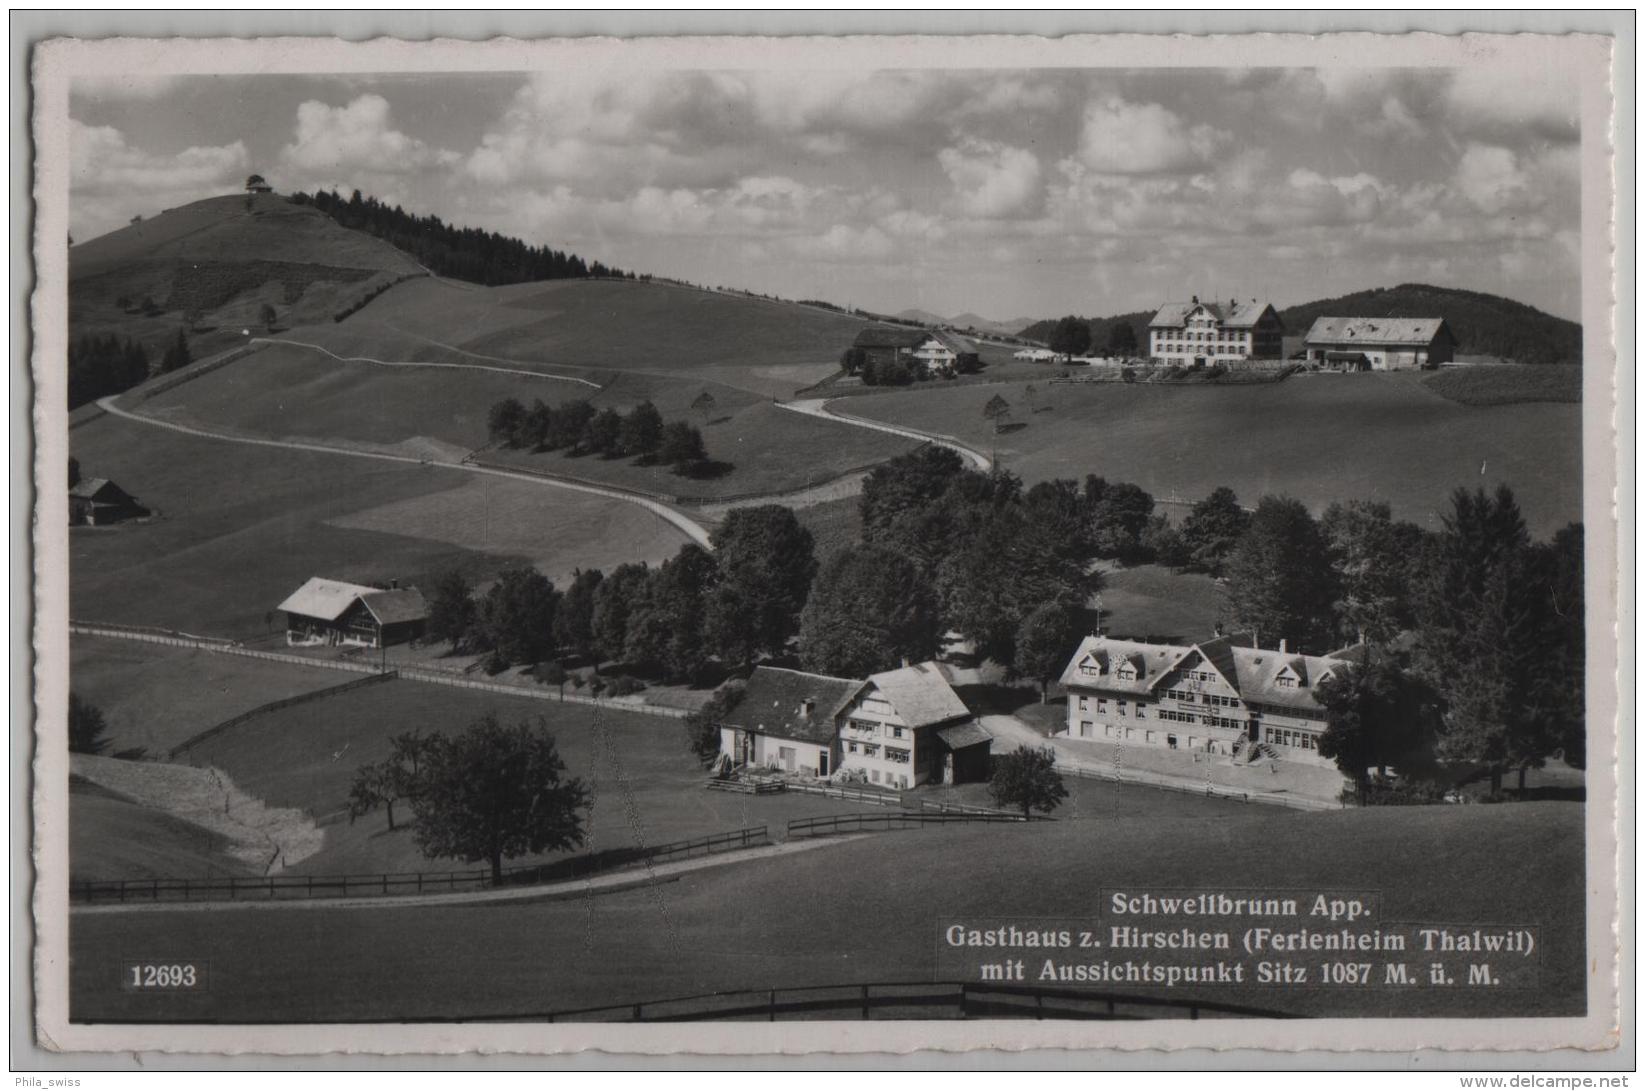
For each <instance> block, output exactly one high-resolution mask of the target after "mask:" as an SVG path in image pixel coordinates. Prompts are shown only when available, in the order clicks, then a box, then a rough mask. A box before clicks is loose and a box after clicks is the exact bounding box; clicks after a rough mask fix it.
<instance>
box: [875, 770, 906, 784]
mask: <svg viewBox="0 0 1645 1091" xmlns="http://www.w3.org/2000/svg"><path fill="white" fill-rule="evenodd" d="M868 780H869V783H871V784H880V783H884V784H885V785H887V786H888V787H891V788H906V787H908V774H907V773H890V772H888V773H886V774H885V780H884V781H883V782H882V781H881V780H880V771H879V770H878V769H870V770H869V771H868Z"/></svg>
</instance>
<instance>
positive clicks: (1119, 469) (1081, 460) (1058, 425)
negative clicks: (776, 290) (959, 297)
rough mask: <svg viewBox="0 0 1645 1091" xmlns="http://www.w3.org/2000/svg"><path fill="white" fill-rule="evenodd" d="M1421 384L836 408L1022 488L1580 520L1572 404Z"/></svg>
mask: <svg viewBox="0 0 1645 1091" xmlns="http://www.w3.org/2000/svg"><path fill="white" fill-rule="evenodd" d="M1422 380H1423V377H1422V376H1420V375H1416V374H1391V373H1371V374H1364V375H1347V376H1338V375H1317V376H1306V377H1303V376H1298V377H1294V378H1292V379H1289V380H1287V381H1285V382H1283V383H1277V384H1263V385H1260V386H1228V387H1183V388H1165V387H1155V386H1127V385H1125V384H1114V383H1102V384H1090V385H1084V386H1057V387H1050V388H1046V389H1047V390H1049V391H1054V392H1055V394H1054V398H1053V399H1051V400H1052V402H1053V404H1054V408H1052V409H1051V410H1050V411H1048V412H1042V413H1035V414H1029V413H1028V411H1027V408H1026V406H1025V403H1024V398H1023V395H1022V391H1021V390H1020V388H1013V387H1002V386H985V387H958V388H953V389H943V388H936V389H919V390H913V391H906V392H899V393H896V394H886V395H881V396H877V397H872V398H857V399H853V400H852V401H851V403H850V411H851V413H852V414H854V415H858V416H864V417H869V418H872V419H876V420H883V421H886V422H889V423H892V424H900V425H906V426H909V427H913V428H918V429H924V430H927V431H935V432H946V433H948V434H950V435H953V436H956V437H958V438H959V439H961V440H963V441H965V442H966V443H969V444H971V445H972V446H975V447H977V448H979V449H981V450H983V451H989V450H993V451H995V452H997V454H998V456H999V458H1000V460H1001V462H1002V463H1003V465H1004V467H1005V468H1006V469H1008V470H1011V471H1013V472H1015V473H1017V474H1020V475H1022V477H1023V478H1024V479H1026V480H1027V481H1030V482H1033V481H1039V480H1044V479H1048V478H1054V477H1076V478H1079V477H1084V476H1085V475H1086V474H1088V473H1096V474H1101V475H1102V476H1104V477H1106V478H1108V479H1109V480H1111V481H1112V480H1121V481H1134V482H1136V483H1137V484H1139V485H1141V486H1142V487H1143V488H1145V489H1148V490H1149V491H1150V492H1152V493H1154V494H1155V495H1156V496H1170V495H1172V494H1176V495H1180V496H1183V497H1186V498H1188V499H1191V500H1197V499H1199V498H1200V497H1203V496H1204V495H1206V494H1207V493H1209V492H1210V491H1211V490H1212V489H1213V488H1215V487H1217V486H1218V485H1227V486H1229V487H1230V488H1232V489H1233V490H1234V491H1235V492H1236V493H1238V494H1239V497H1240V499H1241V501H1242V502H1244V503H1246V504H1254V503H1255V502H1256V500H1257V499H1258V498H1259V497H1261V496H1262V495H1264V494H1267V493H1277V494H1285V495H1289V496H1292V497H1295V498H1297V499H1299V500H1302V501H1303V502H1304V503H1306V504H1308V505H1309V506H1310V507H1312V508H1314V509H1315V510H1316V511H1319V510H1323V509H1324V508H1325V507H1326V506H1327V505H1328V504H1329V503H1330V502H1331V501H1333V500H1347V499H1354V498H1360V499H1366V500H1385V501H1387V502H1388V503H1389V504H1390V505H1391V506H1392V507H1393V510H1394V515H1395V517H1396V518H1401V519H1409V520H1411V521H1413V522H1416V523H1419V524H1421V525H1423V526H1427V527H1430V528H1436V527H1437V526H1438V525H1439V514H1440V512H1441V511H1443V510H1445V509H1447V508H1448V507H1449V496H1450V493H1451V491H1452V490H1453V489H1455V488H1457V487H1458V486H1466V487H1469V488H1472V487H1475V486H1484V487H1486V488H1494V487H1495V486H1496V485H1497V484H1498V483H1506V484H1508V485H1510V486H1511V487H1512V488H1513V490H1514V494H1515V496H1516V497H1517V498H1518V500H1519V505H1520V508H1521V510H1522V511H1523V513H1524V515H1525V519H1526V523H1527V524H1528V525H1529V527H1530V529H1531V532H1532V534H1533V535H1535V536H1537V537H1547V536H1548V535H1550V534H1552V533H1553V532H1554V531H1555V530H1557V529H1558V528H1559V527H1561V526H1563V525H1564V524H1565V523H1567V522H1569V521H1572V520H1575V519H1580V518H1581V514H1582V507H1581V503H1582V466H1581V415H1582V411H1581V407H1580V406H1578V405H1562V404H1551V403H1542V404H1531V405H1504V406H1496V407H1489V408H1482V407H1471V406H1463V405H1458V404H1457V403H1455V402H1453V401H1449V400H1447V399H1445V398H1442V397H1440V396H1438V395H1436V394H1434V393H1433V392H1432V391H1429V390H1427V389H1425V388H1424V387H1423V385H1422ZM995 394H1000V395H1003V396H1004V397H1005V398H1006V400H1007V401H1008V402H1010V403H1011V405H1012V409H1013V413H1012V418H1011V420H1012V422H1013V424H1014V425H1021V426H1022V427H1014V428H1013V429H1011V430H1008V431H1006V432H1004V433H1002V434H996V433H995V432H994V428H993V425H992V424H990V423H989V422H988V421H987V420H985V419H984V418H983V416H982V406H983V404H984V403H985V402H987V401H988V400H989V399H990V398H992V397H993V396H994V395H995ZM1482 468H1483V472H1481V471H1482Z"/></svg>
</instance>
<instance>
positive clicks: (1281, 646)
mask: <svg viewBox="0 0 1645 1091" xmlns="http://www.w3.org/2000/svg"><path fill="white" fill-rule="evenodd" d="M1279 654H1281V655H1284V654H1285V638H1284V637H1283V636H1282V637H1280V638H1279Z"/></svg>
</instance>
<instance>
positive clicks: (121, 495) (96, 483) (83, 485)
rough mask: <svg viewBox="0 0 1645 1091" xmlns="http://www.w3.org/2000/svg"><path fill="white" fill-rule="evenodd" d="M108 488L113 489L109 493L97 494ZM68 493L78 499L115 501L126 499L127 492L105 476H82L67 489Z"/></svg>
mask: <svg viewBox="0 0 1645 1091" xmlns="http://www.w3.org/2000/svg"><path fill="white" fill-rule="evenodd" d="M109 489H112V490H113V492H112V493H110V494H109V495H107V496H101V495H99V494H101V493H103V492H105V491H106V490H109ZM69 495H70V496H72V497H74V498H75V499H78V500H105V501H116V500H124V499H126V497H127V495H128V494H127V493H126V491H125V490H124V489H122V488H121V487H120V486H118V485H116V484H115V483H114V482H112V481H110V480H109V479H108V478H106V477H82V478H81V479H80V481H79V482H78V483H77V484H75V485H74V486H72V487H71V488H70V489H69Z"/></svg>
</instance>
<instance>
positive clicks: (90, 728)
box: [69, 690, 108, 754]
mask: <svg viewBox="0 0 1645 1091" xmlns="http://www.w3.org/2000/svg"><path fill="white" fill-rule="evenodd" d="M107 730H108V722H107V721H106V720H104V719H103V710H102V709H100V708H98V707H97V706H96V705H94V704H92V703H91V702H90V701H86V700H82V699H81V698H80V695H79V694H77V693H74V692H73V691H72V690H71V691H70V692H69V753H71V754H101V753H102V752H103V751H104V750H107V749H108V740H107V739H105V738H103V734H104V732H106V731H107Z"/></svg>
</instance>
